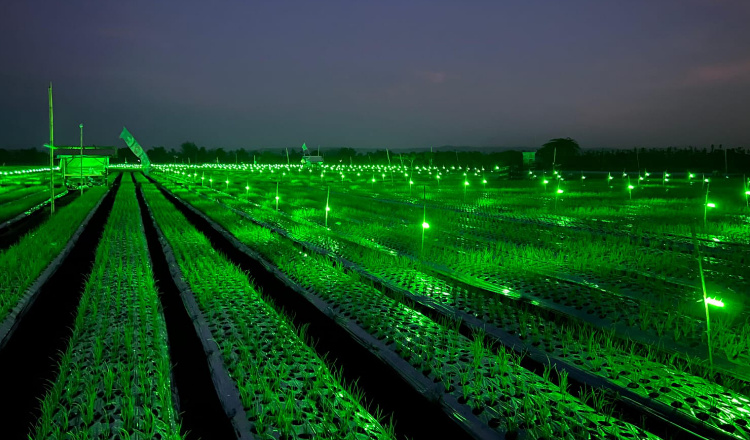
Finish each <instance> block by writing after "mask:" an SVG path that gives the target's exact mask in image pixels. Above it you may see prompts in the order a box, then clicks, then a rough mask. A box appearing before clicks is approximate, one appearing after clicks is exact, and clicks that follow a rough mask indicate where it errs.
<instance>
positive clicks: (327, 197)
mask: <svg viewBox="0 0 750 440" xmlns="http://www.w3.org/2000/svg"><path fill="white" fill-rule="evenodd" d="M330 198H331V187H330V186H329V187H328V194H326V229H328V211H330V210H331V207H330V206H328V200H329V199H330Z"/></svg>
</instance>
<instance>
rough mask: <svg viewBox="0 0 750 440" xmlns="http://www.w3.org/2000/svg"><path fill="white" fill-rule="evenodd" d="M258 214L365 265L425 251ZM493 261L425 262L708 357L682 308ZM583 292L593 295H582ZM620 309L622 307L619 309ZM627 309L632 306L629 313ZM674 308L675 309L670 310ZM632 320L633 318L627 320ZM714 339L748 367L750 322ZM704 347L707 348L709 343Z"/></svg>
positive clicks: (392, 239) (449, 253) (457, 256)
mask: <svg viewBox="0 0 750 440" xmlns="http://www.w3.org/2000/svg"><path fill="white" fill-rule="evenodd" d="M222 199H223V200H224V202H225V203H231V202H232V201H233V199H228V198H222ZM253 215H255V216H258V215H259V216H261V217H262V218H263V221H266V222H270V223H272V224H274V225H275V226H278V227H281V228H286V229H287V230H293V231H295V232H296V233H298V235H299V234H303V235H304V236H303V237H302V239H303V240H308V241H312V242H313V243H318V244H320V245H321V246H323V247H330V246H334V247H335V252H337V253H340V254H345V255H346V256H348V257H349V258H350V259H352V258H353V259H355V260H356V261H359V262H360V263H363V264H364V265H365V266H371V265H372V263H369V261H364V260H363V259H362V258H359V257H360V256H361V257H365V258H366V257H367V255H368V254H370V255H372V254H373V252H375V253H377V252H379V251H382V250H383V249H386V251H389V252H390V253H391V254H395V253H401V254H402V255H404V256H406V257H409V258H411V259H413V258H414V257H413V255H414V254H418V253H419V251H418V250H417V249H415V246H414V240H413V239H409V237H408V236H406V235H405V234H396V233H394V232H393V231H389V230H385V231H382V232H378V230H377V229H376V228H375V227H374V226H371V227H369V228H368V229H366V232H364V233H358V231H356V230H353V229H352V228H349V229H347V230H346V233H347V235H346V237H347V239H344V238H342V237H340V236H339V237H337V239H336V241H335V243H333V244H332V242H331V241H330V240H328V239H323V238H322V237H325V236H326V235H331V234H333V232H332V231H327V232H324V234H323V235H321V231H319V230H311V229H310V228H309V224H306V225H305V224H303V225H299V224H298V222H304V220H300V219H292V220H290V219H284V218H282V217H280V216H278V215H276V213H275V212H273V211H268V212H266V211H263V210H260V211H259V210H254V211H253ZM295 220H296V221H295ZM374 228H375V229H374ZM357 236H360V239H359V240H356V241H357V244H359V245H361V246H360V248H358V249H351V247H352V246H351V245H353V243H352V242H351V241H350V240H352V239H353V238H354V237H357ZM363 236H364V237H363ZM365 237H367V238H365ZM368 238H369V239H368ZM373 238H377V239H378V241H380V242H381V243H380V244H381V246H380V247H377V246H374V245H373V243H372V239H373ZM355 247H357V246H355ZM476 257H480V258H476ZM490 257H491V258H489V259H488V258H487V256H486V255H483V254H476V253H474V254H471V253H469V254H467V253H463V254H461V253H459V252H456V251H455V250H454V249H449V250H444V249H440V246H433V247H431V248H428V251H427V252H426V255H425V258H424V260H426V262H425V264H427V265H430V267H431V268H432V269H433V270H436V271H438V272H442V273H443V274H444V275H447V276H450V277H453V278H456V279H461V280H464V281H467V282H468V283H469V284H474V285H477V286H481V287H484V288H486V289H489V290H490V291H491V292H495V293H497V294H504V295H510V296H518V295H519V294H520V295H521V296H522V297H525V298H526V299H529V300H531V301H535V302H537V303H539V304H543V305H547V306H549V307H551V308H553V309H556V310H560V311H562V312H564V313H567V314H570V315H572V316H576V317H578V318H580V319H581V320H584V321H588V322H591V323H593V324H595V325H597V326H599V327H602V328H610V327H611V326H612V325H613V324H614V325H615V326H616V328H617V329H618V334H619V335H622V336H624V337H630V338H635V339H638V340H640V341H643V342H653V343H655V344H656V345H665V344H666V345H667V346H668V347H671V349H672V350H675V351H682V352H685V353H688V354H690V355H692V356H699V357H704V356H705V352H703V351H699V350H696V349H695V348H693V347H694V346H695V345H696V344H698V343H700V342H702V341H701V337H702V336H704V334H703V333H702V332H701V330H700V328H701V321H700V320H699V319H696V318H693V317H691V316H689V314H688V313H686V312H684V311H682V310H680V311H675V310H674V308H673V307H671V306H670V308H666V309H663V311H660V310H659V309H658V308H656V307H654V306H652V305H651V303H650V302H648V301H646V302H644V301H642V300H633V299H632V298H627V297H622V296H621V295H614V294H613V293H612V292H607V291H606V290H603V289H602V288H601V287H599V286H592V285H580V284H578V283H573V282H570V281H568V280H558V281H556V280H552V281H551V280H549V279H548V277H546V276H541V277H540V276H539V275H538V274H534V273H531V274H528V275H525V274H526V273H527V269H528V267H526V266H527V264H526V262H525V261H522V262H518V263H517V264H509V262H508V261H507V260H505V261H503V264H504V266H506V267H504V268H501V267H500V266H498V265H497V263H496V262H494V258H493V257H492V256H490ZM375 261H377V256H375ZM403 265H404V264H400V265H398V264H397V265H396V266H395V267H402V266H403ZM382 266H383V267H384V268H386V269H390V268H393V267H394V266H393V265H392V263H391V262H385V263H383V264H382ZM508 266H510V267H508ZM441 267H442V268H443V269H442V270H441V269H440V268H441ZM398 271H400V269H398V270H397V271H396V273H394V274H392V275H396V276H399V273H398ZM400 275H403V274H400ZM498 286H499V287H498ZM583 292H589V293H588V294H585V295H582V293H583ZM615 305H618V306H617V307H615ZM625 307H629V309H628V308H625ZM670 309H671V311H667V310H670ZM699 316H700V315H699ZM626 317H627V319H625V318H626ZM636 319H637V320H636ZM720 322H721V321H720ZM651 335H653V336H651ZM712 336H713V338H712V341H713V345H714V347H715V348H717V349H720V350H721V351H720V352H719V353H722V352H723V353H725V355H726V358H727V359H730V360H733V361H734V362H735V363H738V364H744V363H745V358H746V357H747V356H748V347H750V325H749V324H744V325H740V326H739V327H736V328H733V327H731V326H727V325H715V326H714V327H713V328H712ZM703 343H704V345H705V342H703ZM719 365H724V367H725V368H724V370H726V371H730V372H732V373H733V374H735V375H738V376H739V377H743V378H744V377H745V375H744V374H741V373H742V370H741V369H738V368H736V367H734V366H732V365H731V364H727V363H726V361H724V362H723V363H721V360H720V359H719Z"/></svg>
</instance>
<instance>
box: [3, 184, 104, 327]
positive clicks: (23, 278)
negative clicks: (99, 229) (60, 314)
mask: <svg viewBox="0 0 750 440" xmlns="http://www.w3.org/2000/svg"><path fill="white" fill-rule="evenodd" d="M106 192H107V190H106V189H105V188H94V189H91V190H89V191H88V192H86V194H84V196H83V197H80V198H78V199H77V200H75V201H73V202H72V203H71V204H70V205H68V206H65V207H63V208H61V209H60V210H59V211H58V212H57V213H56V215H55V216H54V217H52V218H50V219H49V220H47V221H46V222H45V223H43V224H42V225H41V226H39V227H38V228H37V229H36V230H34V231H31V232H30V233H28V234H26V235H25V236H24V237H22V238H21V239H20V241H18V242H17V243H16V244H15V245H13V246H11V247H10V248H8V249H5V250H3V251H0V323H2V322H4V321H5V320H6V319H8V317H9V314H10V313H11V311H12V310H14V308H16V307H17V306H18V303H19V300H20V299H21V298H22V297H23V296H24V295H29V294H30V293H29V292H28V289H29V288H30V287H31V286H32V285H33V284H34V282H35V280H36V279H37V278H38V277H39V276H40V275H41V274H42V272H43V271H44V270H45V268H48V266H49V265H50V262H52V261H53V259H55V257H57V256H58V255H59V254H60V252H61V251H62V250H63V248H65V246H66V245H67V244H68V241H69V240H70V238H71V237H72V236H73V234H74V233H75V232H76V230H78V229H79V227H80V225H81V223H82V222H83V221H84V219H85V218H86V217H87V215H89V213H91V212H92V210H93V209H95V207H96V206H98V203H100V201H101V200H102V199H103V197H104V195H105V193H106ZM51 269H52V270H54V269H55V267H52V268H51ZM48 275H49V274H48ZM0 327H1V326H0ZM3 338H4V335H3Z"/></svg>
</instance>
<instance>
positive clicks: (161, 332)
mask: <svg viewBox="0 0 750 440" xmlns="http://www.w3.org/2000/svg"><path fill="white" fill-rule="evenodd" d="M170 368H171V364H170V360H169V354H168V347H167V340H166V331H165V325H164V318H163V316H162V313H161V307H160V304H159V299H158V295H157V291H156V288H155V286H154V279H153V274H152V272H151V262H150V260H149V255H148V249H147V246H146V239H145V235H144V231H143V224H142V223H141V217H140V213H139V209H138V201H137V200H136V196H135V190H134V185H133V183H132V182H131V180H130V179H125V180H123V182H122V187H121V189H120V190H119V191H118V194H117V197H116V199H115V204H114V206H113V209H112V213H111V215H110V217H109V221H108V222H107V225H106V227H105V230H104V233H103V237H102V240H101V241H100V243H99V246H98V248H97V251H96V260H95V262H94V267H93V269H92V273H91V275H90V277H89V279H88V282H87V283H86V287H85V289H84V292H83V296H82V297H81V301H80V303H79V306H78V314H77V317H76V320H75V324H74V327H73V333H72V336H71V337H70V342H69V345H68V349H67V350H66V351H65V352H64V353H63V354H62V356H61V359H60V373H59V375H58V377H57V379H56V380H55V381H54V383H52V385H51V388H50V389H49V392H48V393H47V395H46V396H45V398H44V399H43V400H42V403H41V408H42V415H41V417H40V419H39V421H38V422H37V424H36V426H35V428H34V434H33V435H32V436H31V438H34V439H40V440H41V439H48V438H63V436H71V437H72V438H103V439H121V438H132V439H144V440H145V439H164V440H167V439H170V440H171V439H180V438H182V434H181V433H180V427H179V423H178V414H177V411H176V410H175V402H174V400H173V398H172V381H171V376H170Z"/></svg>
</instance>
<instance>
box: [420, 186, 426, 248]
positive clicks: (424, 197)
mask: <svg viewBox="0 0 750 440" xmlns="http://www.w3.org/2000/svg"><path fill="white" fill-rule="evenodd" d="M422 203H423V205H422V206H423V208H422V247H421V248H420V251H419V256H420V257H422V256H424V230H425V229H427V186H426V185H423V186H422Z"/></svg>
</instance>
